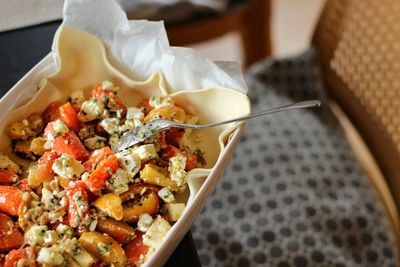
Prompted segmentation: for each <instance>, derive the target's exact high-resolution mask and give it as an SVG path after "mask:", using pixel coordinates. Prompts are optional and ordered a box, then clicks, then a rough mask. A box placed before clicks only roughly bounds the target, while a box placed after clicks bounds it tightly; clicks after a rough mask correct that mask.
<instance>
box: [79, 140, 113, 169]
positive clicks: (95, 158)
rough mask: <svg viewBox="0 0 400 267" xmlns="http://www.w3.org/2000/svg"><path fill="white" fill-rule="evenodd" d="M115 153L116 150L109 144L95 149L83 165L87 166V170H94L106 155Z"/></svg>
mask: <svg viewBox="0 0 400 267" xmlns="http://www.w3.org/2000/svg"><path fill="white" fill-rule="evenodd" d="M110 155H114V152H113V151H112V150H111V148H109V147H108V146H106V147H104V148H101V149H98V150H95V151H93V153H92V155H90V158H89V159H88V160H87V161H85V162H84V163H83V167H85V169H86V171H92V170H93V169H94V168H95V167H96V166H97V165H98V164H99V163H100V161H102V160H103V159H105V158H106V157H108V156H110Z"/></svg>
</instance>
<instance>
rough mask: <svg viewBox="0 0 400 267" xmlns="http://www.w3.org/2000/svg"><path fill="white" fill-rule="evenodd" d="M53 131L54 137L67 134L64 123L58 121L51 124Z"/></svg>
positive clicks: (66, 127) (67, 129)
mask: <svg viewBox="0 0 400 267" xmlns="http://www.w3.org/2000/svg"><path fill="white" fill-rule="evenodd" d="M53 129H54V135H55V136H62V135H64V134H66V133H68V132H69V128H68V126H67V125H65V123H64V122H63V121H62V120H60V119H58V120H56V121H55V122H53ZM48 137H49V136H48Z"/></svg>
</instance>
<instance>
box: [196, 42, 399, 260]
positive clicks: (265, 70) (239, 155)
mask: <svg viewBox="0 0 400 267" xmlns="http://www.w3.org/2000/svg"><path fill="white" fill-rule="evenodd" d="M248 84H249V88H250V89H249V96H250V97H251V99H252V102H253V109H254V111H257V110H261V109H265V108H268V107H274V106H278V105H282V104H287V103H289V102H293V101H298V100H304V99H311V98H317V99H322V100H326V98H325V94H324V87H323V83H322V80H321V73H320V69H319V67H318V64H317V60H316V57H315V52H314V50H312V49H311V50H309V51H307V52H306V53H304V54H302V55H300V56H297V57H294V58H290V59H282V60H275V61H264V62H261V63H259V64H257V65H256V66H254V67H253V68H252V69H251V70H250V72H249V74H248ZM324 102H325V105H324V107H323V108H320V109H315V110H298V111H290V112H285V113H277V114H274V115H270V116H267V117H263V118H259V119H255V120H253V121H249V122H248V124H247V125H246V129H245V132H244V134H243V136H242V139H241V142H240V144H239V146H238V148H237V150H236V153H235V154H234V155H233V158H232V159H231V161H230V164H229V166H228V168H227V170H226V172H225V175H224V176H223V177H222V179H221V181H220V184H219V185H218V187H217V188H216V190H215V192H214V194H213V195H212V197H211V198H210V199H209V201H208V202H207V204H206V206H205V208H204V209H203V211H202V212H201V214H200V216H199V218H198V219H197V221H196V222H195V224H194V225H193V228H192V233H193V236H194V238H195V243H196V246H197V248H198V251H199V254H200V258H201V261H202V264H203V265H204V266H257V265H259V266H279V267H283V266H337V267H339V266H398V265H399V262H400V261H399V255H398V253H397V249H396V240H395V237H394V232H393V228H392V225H391V223H390V221H389V217H388V215H387V214H386V210H385V208H384V207H383V204H382V202H381V200H380V198H379V196H378V194H377V193H376V192H375V189H374V188H373V186H372V184H371V183H370V181H369V180H368V178H367V176H366V175H365V174H364V172H363V170H362V169H361V167H360V165H359V164H358V162H357V160H356V158H355V156H354V155H353V152H352V150H351V148H350V146H349V144H348V143H347V141H346V138H345V136H344V133H343V130H342V128H341V126H340V125H339V122H338V121H337V119H336V118H335V116H334V115H333V113H332V111H331V110H330V109H329V108H328V106H327V104H326V101H324Z"/></svg>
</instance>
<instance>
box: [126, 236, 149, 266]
mask: <svg viewBox="0 0 400 267" xmlns="http://www.w3.org/2000/svg"><path fill="white" fill-rule="evenodd" d="M124 250H125V255H126V257H127V258H128V264H129V266H130V267H137V266H140V263H141V261H142V260H141V258H142V257H143V256H144V255H145V254H146V253H147V251H148V250H149V247H148V246H146V245H145V244H144V243H143V233H141V232H139V231H136V237H135V239H133V240H132V241H131V242H129V243H128V245H127V246H126V247H125V249H124Z"/></svg>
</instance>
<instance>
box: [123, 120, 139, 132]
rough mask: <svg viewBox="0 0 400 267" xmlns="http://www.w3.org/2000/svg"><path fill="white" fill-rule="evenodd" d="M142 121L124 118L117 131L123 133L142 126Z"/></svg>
mask: <svg viewBox="0 0 400 267" xmlns="http://www.w3.org/2000/svg"><path fill="white" fill-rule="evenodd" d="M142 125H143V123H142V122H141V121H140V120H138V119H127V120H125V123H124V124H123V125H121V126H119V132H120V133H123V132H126V131H129V130H133V129H135V128H136V127H139V126H142Z"/></svg>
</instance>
